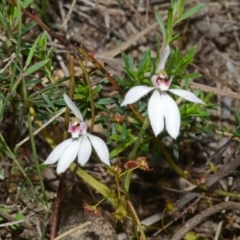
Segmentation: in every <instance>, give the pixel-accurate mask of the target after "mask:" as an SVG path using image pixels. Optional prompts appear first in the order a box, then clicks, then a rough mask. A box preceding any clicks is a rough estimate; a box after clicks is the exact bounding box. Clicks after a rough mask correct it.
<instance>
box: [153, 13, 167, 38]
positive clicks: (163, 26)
mask: <svg viewBox="0 0 240 240" xmlns="http://www.w3.org/2000/svg"><path fill="white" fill-rule="evenodd" d="M154 13H155V17H156V19H157V22H158V25H159V27H160V30H161V32H162V36H163V38H166V29H165V25H164V23H163V20H162V17H161V15H160V13H159V12H158V11H154Z"/></svg>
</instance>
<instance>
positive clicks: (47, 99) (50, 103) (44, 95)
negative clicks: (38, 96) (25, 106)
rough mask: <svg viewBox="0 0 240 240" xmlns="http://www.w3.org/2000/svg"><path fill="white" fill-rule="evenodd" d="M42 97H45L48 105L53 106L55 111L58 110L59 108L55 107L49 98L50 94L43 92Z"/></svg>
mask: <svg viewBox="0 0 240 240" xmlns="http://www.w3.org/2000/svg"><path fill="white" fill-rule="evenodd" d="M42 98H43V99H44V101H45V102H46V103H47V105H48V106H49V107H50V108H52V110H53V111H57V109H56V108H55V107H54V105H53V104H52V102H51V101H50V100H49V98H48V96H47V95H46V94H45V93H43V94H42Z"/></svg>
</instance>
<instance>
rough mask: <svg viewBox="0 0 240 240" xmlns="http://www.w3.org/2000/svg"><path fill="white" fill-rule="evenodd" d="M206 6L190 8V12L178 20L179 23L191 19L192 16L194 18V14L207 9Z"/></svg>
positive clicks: (202, 4)
mask: <svg viewBox="0 0 240 240" xmlns="http://www.w3.org/2000/svg"><path fill="white" fill-rule="evenodd" d="M205 5H206V4H204V3H201V4H199V5H197V6H195V7H192V8H190V9H189V10H187V11H186V12H185V13H183V14H182V16H181V17H180V18H179V19H178V21H177V22H180V21H182V20H184V19H186V18H189V17H190V16H192V15H193V14H195V13H197V12H199V11H200V10H202V9H203V8H204V7H205Z"/></svg>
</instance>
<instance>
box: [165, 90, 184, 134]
mask: <svg viewBox="0 0 240 240" xmlns="http://www.w3.org/2000/svg"><path fill="white" fill-rule="evenodd" d="M161 98H162V103H163V106H164V117H165V124H166V129H167V132H168V134H169V135H170V136H171V137H172V138H174V139H175V138H177V136H178V135H179V130H180V123H181V116H180V112H179V109H178V106H177V104H176V102H175V101H174V100H173V99H172V98H171V97H170V96H169V95H168V94H167V93H166V92H162V93H161Z"/></svg>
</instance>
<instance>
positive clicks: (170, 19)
mask: <svg viewBox="0 0 240 240" xmlns="http://www.w3.org/2000/svg"><path fill="white" fill-rule="evenodd" d="M172 32H173V9H172V8H169V10H168V18H167V33H168V34H167V37H168V39H167V41H170V40H171V38H172ZM170 33H171V34H170Z"/></svg>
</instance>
